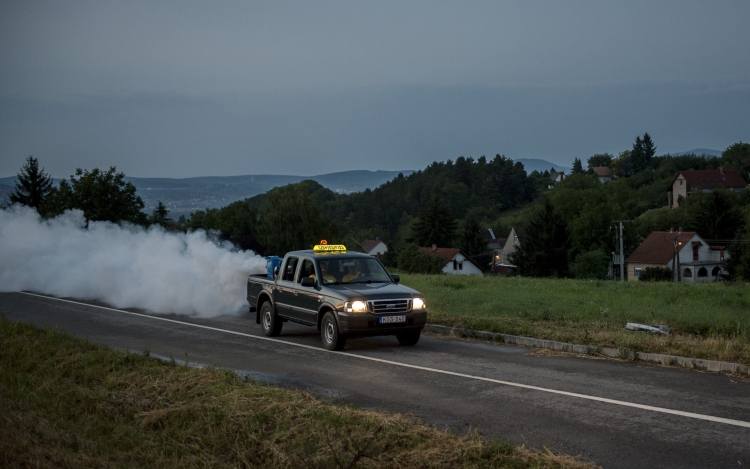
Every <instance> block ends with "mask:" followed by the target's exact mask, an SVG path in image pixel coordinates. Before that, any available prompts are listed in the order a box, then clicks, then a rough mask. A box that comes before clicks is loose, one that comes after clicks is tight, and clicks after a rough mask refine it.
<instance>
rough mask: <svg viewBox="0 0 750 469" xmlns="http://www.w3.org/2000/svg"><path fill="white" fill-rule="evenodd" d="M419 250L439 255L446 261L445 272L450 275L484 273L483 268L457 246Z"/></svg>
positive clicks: (434, 246)
mask: <svg viewBox="0 0 750 469" xmlns="http://www.w3.org/2000/svg"><path fill="white" fill-rule="evenodd" d="M419 252H423V253H426V254H430V255H432V256H438V257H440V258H442V259H443V260H444V261H445V265H443V272H444V273H446V274H450V275H482V268H481V267H479V265H477V263H476V262H474V261H472V260H471V259H470V258H469V256H467V255H466V254H465V253H464V252H463V251H461V250H460V249H457V248H439V247H437V246H436V245H434V244H433V245H432V247H429V248H419Z"/></svg>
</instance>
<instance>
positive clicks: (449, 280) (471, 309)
mask: <svg viewBox="0 0 750 469" xmlns="http://www.w3.org/2000/svg"><path fill="white" fill-rule="evenodd" d="M402 283H404V284H405V285H408V286H410V287H413V288H416V289H417V290H419V291H421V292H422V293H424V295H425V297H426V301H427V307H428V310H429V311H430V314H429V317H428V321H429V322H432V323H435V324H443V325H447V326H459V327H466V328H471V329H480V330H485V331H491V332H501V333H505V334H512V335H522V336H528V337H535V338H539V339H546V340H558V341H562V342H572V343H578V344H586V345H592V346H598V347H620V348H627V349H631V350H634V351H646V352H653V353H668V354H674V355H683V356H689V357H695V358H707V359H715V360H726V361H735V362H740V363H745V364H750V288H749V287H748V285H747V284H733V285H730V284H723V283H703V284H675V283H663V282H613V281H604V280H562V279H535V278H526V277H500V276H485V277H476V276H472V277H463V276H448V275H411V274H403V275H402ZM628 322H638V323H642V324H667V325H668V326H669V327H670V328H672V331H673V334H671V335H669V336H654V335H651V334H648V333H634V332H629V331H625V330H624V327H625V324H626V323H628Z"/></svg>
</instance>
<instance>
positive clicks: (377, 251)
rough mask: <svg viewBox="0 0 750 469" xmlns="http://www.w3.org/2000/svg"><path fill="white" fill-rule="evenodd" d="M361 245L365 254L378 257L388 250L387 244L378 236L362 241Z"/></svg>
mask: <svg viewBox="0 0 750 469" xmlns="http://www.w3.org/2000/svg"><path fill="white" fill-rule="evenodd" d="M362 247H363V248H365V251H367V254H369V255H371V256H373V257H377V258H378V259H380V258H381V257H382V256H383V254H385V253H386V252H388V246H387V245H386V244H385V243H384V242H382V241H381V240H380V238H375V239H366V240H364V241H362Z"/></svg>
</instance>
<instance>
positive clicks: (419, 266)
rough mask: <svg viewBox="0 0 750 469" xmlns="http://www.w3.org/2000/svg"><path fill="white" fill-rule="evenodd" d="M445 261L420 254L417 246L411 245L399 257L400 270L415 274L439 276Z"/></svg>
mask: <svg viewBox="0 0 750 469" xmlns="http://www.w3.org/2000/svg"><path fill="white" fill-rule="evenodd" d="M444 265H445V261H444V260H443V258H442V257H438V256H433V255H430V254H427V253H424V252H419V248H418V247H417V245H416V244H410V245H408V246H406V247H405V248H404V250H403V251H401V254H400V255H399V256H398V268H399V269H400V270H403V271H405V272H409V273H413V274H439V273H441V272H442V271H443V266H444Z"/></svg>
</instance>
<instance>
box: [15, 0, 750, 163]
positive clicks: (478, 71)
mask: <svg viewBox="0 0 750 469" xmlns="http://www.w3.org/2000/svg"><path fill="white" fill-rule="evenodd" d="M748 17H750V2H748V1H747V0H741V1H717V2H708V1H701V2H697V1H688V0H678V1H653V0H651V1H634V0H628V1H621V2H602V1H600V0H596V1H513V2H509V1H498V0H495V1H487V2H482V1H475V2H465V1H464V2H439V1H424V2H417V1H406V0H399V1H393V2H391V1H384V0H379V1H377V2H352V1H349V2H330V1H316V2H309V1H300V2H282V1H269V2H249V1H211V2H195V1H186V0H180V1H161V2H159V1H154V0H148V1H145V0H144V1H117V2H105V1H92V2H75V1H33V0H31V1H30V0H23V1H11V0H2V2H0V176H12V175H15V174H16V173H17V172H18V170H19V168H20V167H21V165H22V164H23V161H24V159H25V158H26V157H27V156H28V155H34V156H35V157H37V158H38V159H39V160H40V163H41V164H42V166H44V167H45V169H46V170H47V171H48V172H49V173H51V174H52V175H53V176H55V177H68V176H69V175H70V174H72V173H73V172H74V171H75V168H77V167H81V168H86V169H92V168H94V167H100V168H107V167H109V166H112V165H114V166H117V168H118V170H121V171H123V172H125V174H126V175H128V176H140V177H189V176H205V175H237V174H295V175H316V174H323V173H329V172H335V171H343V170H350V169H369V170H377V169H384V170H400V169H421V168H424V167H425V166H426V165H428V164H430V163H431V162H433V161H445V160H447V159H455V158H456V157H458V156H462V155H463V156H474V157H478V156H481V155H487V156H494V155H495V154H497V153H500V154H504V155H505V156H508V157H510V158H514V159H515V158H542V159H546V160H549V161H551V162H554V163H558V164H563V165H568V164H570V163H571V162H572V160H573V158H574V157H579V158H582V159H583V160H584V161H585V158H587V157H588V156H591V155H592V154H594V153H599V152H610V153H617V152H620V151H622V150H625V149H627V148H629V147H630V146H631V145H632V142H633V140H634V139H635V137H636V136H637V135H641V134H643V133H644V132H649V134H651V136H652V138H653V139H654V141H655V143H656V145H657V147H658V148H657V153H658V154H663V153H667V152H672V153H674V152H680V151H686V150H690V149H694V148H709V149H716V150H723V149H724V148H726V147H727V146H729V145H731V144H732V143H734V142H737V141H740V140H742V141H750V115H749V113H748V110H749V109H750V28H749V27H748V25H747V18H748Z"/></svg>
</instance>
